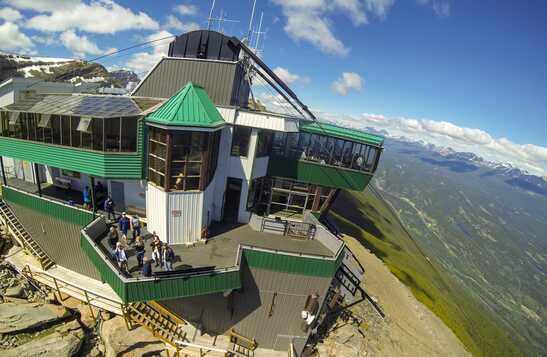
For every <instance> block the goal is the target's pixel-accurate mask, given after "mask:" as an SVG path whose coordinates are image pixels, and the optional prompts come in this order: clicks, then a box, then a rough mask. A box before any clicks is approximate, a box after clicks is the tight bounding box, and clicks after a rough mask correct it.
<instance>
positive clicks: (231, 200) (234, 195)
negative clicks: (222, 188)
mask: <svg viewBox="0 0 547 357" xmlns="http://www.w3.org/2000/svg"><path fill="white" fill-rule="evenodd" d="M242 184H243V180H242V179H238V178H233V177H228V180H227V181H226V193H225V196H224V216H223V220H224V222H228V223H237V219H238V217H239V200H240V197H241V185H242Z"/></svg>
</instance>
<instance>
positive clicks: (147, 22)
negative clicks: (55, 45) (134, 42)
mask: <svg viewBox="0 0 547 357" xmlns="http://www.w3.org/2000/svg"><path fill="white" fill-rule="evenodd" d="M54 5H55V6H54ZM12 6H15V7H19V8H22V9H29V10H34V11H37V12H39V13H40V14H39V15H36V16H33V17H31V18H30V19H29V20H28V21H27V23H26V26H27V27H29V28H31V29H34V30H38V31H43V32H61V31H67V30H79V31H85V32H93V33H115V32H118V31H126V30H131V29H139V30H143V29H144V30H156V29H158V28H159V25H158V23H157V22H156V21H154V20H153V19H152V18H151V17H150V16H148V15H147V14H146V13H144V12H138V13H135V12H133V11H132V10H131V9H129V8H125V7H122V6H120V5H118V4H117V3H116V2H114V1H112V0H92V1H90V2H80V1H75V0H74V1H70V0H64V1H62V3H59V2H57V1H49V2H48V1H34V0H32V1H27V0H12Z"/></svg>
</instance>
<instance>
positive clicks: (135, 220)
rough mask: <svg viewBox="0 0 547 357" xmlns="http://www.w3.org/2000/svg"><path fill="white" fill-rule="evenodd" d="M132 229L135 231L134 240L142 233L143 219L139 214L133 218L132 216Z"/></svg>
mask: <svg viewBox="0 0 547 357" xmlns="http://www.w3.org/2000/svg"><path fill="white" fill-rule="evenodd" d="M131 230H132V231H133V240H135V239H137V237H138V236H140V235H141V220H140V219H139V216H137V215H134V216H133V218H131Z"/></svg>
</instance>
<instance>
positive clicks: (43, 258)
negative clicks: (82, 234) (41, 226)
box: [0, 200, 55, 270]
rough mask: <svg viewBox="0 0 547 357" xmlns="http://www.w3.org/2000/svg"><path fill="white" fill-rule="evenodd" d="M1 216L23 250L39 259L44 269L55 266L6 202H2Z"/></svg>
mask: <svg viewBox="0 0 547 357" xmlns="http://www.w3.org/2000/svg"><path fill="white" fill-rule="evenodd" d="M0 215H1V216H2V220H3V221H4V224H5V225H6V226H7V227H8V229H9V231H10V233H11V234H12V235H13V237H14V238H15V239H16V240H17V242H18V243H19V244H20V245H21V246H22V247H23V249H25V250H26V251H27V252H28V253H29V254H31V255H33V256H34V257H35V258H36V259H38V262H40V265H41V266H42V269H44V270H47V269H49V268H51V267H52V266H54V265H55V263H54V262H53V260H51V258H50V257H49V256H48V255H47V253H46V252H45V251H44V250H43V249H42V248H40V246H39V245H38V243H36V242H35V241H34V240H33V239H32V237H31V236H30V234H29V233H28V232H27V231H26V230H25V228H24V227H23V225H22V224H21V222H19V220H18V219H17V217H16V216H15V214H14V213H13V211H12V210H11V208H10V207H9V206H8V205H7V204H6V203H5V202H4V200H0Z"/></svg>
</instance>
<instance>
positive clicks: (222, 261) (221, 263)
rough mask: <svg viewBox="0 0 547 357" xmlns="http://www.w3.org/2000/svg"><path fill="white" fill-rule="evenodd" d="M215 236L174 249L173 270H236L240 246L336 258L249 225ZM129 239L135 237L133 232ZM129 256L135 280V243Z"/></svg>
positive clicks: (307, 243) (316, 246)
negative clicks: (202, 241) (210, 268)
mask: <svg viewBox="0 0 547 357" xmlns="http://www.w3.org/2000/svg"><path fill="white" fill-rule="evenodd" d="M213 232H214V233H216V234H214V235H213V237H212V238H209V239H208V240H207V243H197V244H196V245H194V246H186V245H172V246H171V247H172V248H173V250H174V252H175V256H176V258H175V263H174V264H173V268H174V269H175V270H184V269H190V268H202V267H215V268H228V267H232V266H234V265H236V259H237V251H238V246H239V244H246V245H252V246H256V247H260V248H265V249H272V250H282V251H286V252H292V253H302V254H309V255H320V256H332V253H331V252H330V251H329V250H328V249H327V248H326V247H325V246H323V245H322V244H321V243H320V242H318V241H316V240H299V239H292V238H288V237H286V236H282V235H278V234H272V233H265V232H257V231H255V230H253V229H252V228H251V227H250V226H249V225H240V226H225V225H224V226H220V227H217V228H216V229H214V230H213ZM129 236H130V237H131V232H130V233H129ZM151 239H152V238H151V236H150V235H146V236H145V241H146V243H145V244H146V252H145V255H146V256H147V257H150V258H151V257H152V249H151V248H150V242H151ZM130 240H131V239H130ZM101 243H102V244H103V246H104V247H105V248H106V249H110V247H109V245H108V242H107V239H106V238H104V239H103V240H102V241H101ZM126 253H127V256H128V266H129V272H130V273H131V274H132V275H133V276H138V275H139V274H140V270H139V267H138V264H137V258H136V255H135V251H134V246H133V244H132V242H130V248H129V249H128V250H127V251H126ZM153 269H155V270H158V271H161V270H163V269H162V268H161V267H155V266H153Z"/></svg>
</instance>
